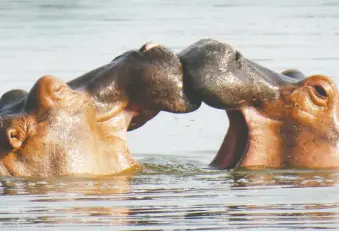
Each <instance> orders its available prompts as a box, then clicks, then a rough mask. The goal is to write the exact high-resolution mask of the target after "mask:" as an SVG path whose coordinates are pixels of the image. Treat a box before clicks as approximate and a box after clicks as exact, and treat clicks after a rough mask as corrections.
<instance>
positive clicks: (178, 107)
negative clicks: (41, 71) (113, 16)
mask: <svg viewBox="0 0 339 232" xmlns="http://www.w3.org/2000/svg"><path fill="white" fill-rule="evenodd" d="M184 86H188V87H187V88H184ZM190 86H191V85H190V84H185V85H184V78H183V69H182V66H181V62H180V60H179V58H178V57H177V56H176V55H175V54H173V53H172V52H171V51H170V50H168V49H167V48H165V47H164V46H161V45H158V44H152V43H147V44H145V45H144V46H142V47H141V48H140V49H138V50H131V51H128V52H126V53H124V54H122V55H120V56H118V57H116V58H115V59H114V60H113V61H112V62H110V63H109V64H106V65H104V66H102V67H99V68H97V69H95V70H93V71H90V72H88V73H86V74H84V75H82V76H80V77H78V78H76V79H74V80H72V81H70V82H68V83H64V82H63V81H60V80H57V79H56V78H54V77H52V76H44V77H42V78H40V79H39V80H38V81H37V83H36V84H35V85H34V86H33V88H32V89H31V90H30V92H29V93H27V92H25V91H23V90H12V91H9V92H7V93H5V94H4V95H3V96H2V98H1V99H0V106H1V107H2V108H1V107H0V117H1V118H0V161H1V162H0V174H1V175H15V176H31V175H34V176H51V175H68V174H96V175H98V174H99V175H105V174H114V173H118V172H121V171H124V170H126V169H130V168H132V167H136V166H137V165H136V162H135V161H134V159H133V158H132V157H131V155H130V153H129V150H128V147H127V138H126V133H127V130H132V129H135V128H138V127H140V126H142V125H143V124H145V123H146V122H147V121H148V120H150V119H151V118H153V117H154V116H155V115H156V114H157V113H159V112H160V111H168V112H176V113H185V112H191V111H194V110H196V109H198V108H199V106H200V104H201V101H200V100H197V99H196V98H195V97H194V94H193V92H192V90H191V89H190Z"/></svg>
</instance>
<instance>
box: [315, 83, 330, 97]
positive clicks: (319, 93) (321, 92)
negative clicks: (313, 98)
mask: <svg viewBox="0 0 339 232" xmlns="http://www.w3.org/2000/svg"><path fill="white" fill-rule="evenodd" d="M312 88H313V91H314V93H315V94H316V95H317V97H319V98H322V99H326V98H328V93H327V91H326V90H325V88H324V87H322V86H321V85H313V86H312Z"/></svg>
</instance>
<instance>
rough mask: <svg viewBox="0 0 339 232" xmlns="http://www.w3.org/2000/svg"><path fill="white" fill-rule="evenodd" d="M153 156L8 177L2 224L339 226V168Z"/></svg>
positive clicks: (1, 182) (0, 212) (0, 215)
mask: <svg viewBox="0 0 339 232" xmlns="http://www.w3.org/2000/svg"><path fill="white" fill-rule="evenodd" d="M146 160H147V162H148V163H146V164H145V166H146V167H147V168H145V169H144V171H142V172H139V173H138V174H136V175H135V176H110V177H103V178H102V177H101V178H93V177H59V178H48V179H42V178H8V177H6V178H2V179H1V180H0V186H1V187H0V195H1V198H2V204H1V206H0V224H1V225H7V226H14V225H20V226H26V227H27V228H30V227H34V226H37V225H41V226H44V227H45V228H48V226H51V227H54V226H58V227H59V226H61V228H62V227H65V228H73V227H74V228H86V227H82V226H108V227H109V228H110V229H114V230H121V229H133V228H134V229H135V228H138V229H140V228H142V229H152V230H157V229H175V228H178V225H181V226H180V228H181V229H202V228H204V229H252V228H259V229H260V228H262V229H263V228H270V229H282V228H289V229H305V228H308V229H330V228H339V224H338V221H339V203H337V202H336V200H334V199H336V198H335V196H337V194H338V192H339V190H336V189H337V188H333V187H335V186H336V185H337V184H338V180H339V173H338V172H337V171H311V170H265V171H247V170H238V171H229V172H228V171H216V170H209V169H205V168H201V165H200V164H199V163H195V164H194V163H192V162H187V163H186V164H185V163H183V162H181V163H178V164H175V163H174V162H173V159H169V160H166V159H165V160H163V162H159V160H158V159H155V160H156V161H155V160H154V163H150V161H151V159H146ZM160 167H165V172H164V173H161V172H160V171H159V170H160ZM166 168H167V169H166ZM166 170H167V171H166ZM305 194H307V195H305ZM183 199H185V200H183ZM16 202H20V206H19V205H18V204H17V203H16ZM26 227H25V228H26Z"/></svg>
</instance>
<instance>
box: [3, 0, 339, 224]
mask: <svg viewBox="0 0 339 232" xmlns="http://www.w3.org/2000/svg"><path fill="white" fill-rule="evenodd" d="M206 37H211V38H215V39H218V40H221V41H224V42H227V43H230V44H232V45H233V46H235V47H236V48H237V49H238V50H240V51H241V52H242V53H243V54H244V55H245V56H246V57H248V58H251V59H253V60H255V61H257V62H259V63H260V64H263V65H265V66H267V67H269V68H271V69H274V70H276V71H282V70H284V69H287V68H298V69H300V70H302V71H303V72H304V73H306V74H315V73H322V74H326V75H328V76H330V77H332V78H333V79H334V80H335V81H336V82H337V84H338V83H339V79H338V78H339V76H338V62H339V55H338V54H339V43H338V41H339V3H338V2H337V1H335V0H332V1H331V0H324V1H321V0H307V1H306V0H305V1H302V0H300V1H294V0H286V1H270V0H257V1H252V0H237V1H222V0H220V1H218V0H210V1H203V0H201V1H198V0H196V1H193V0H192V1H180V0H168V1H165V0H163V1H160V0H149V1H146V0H139V1H136V0H135V1H103V0H102V1H90V0H74V1H68V0H49V1H38V0H36V1H33V0H32V1H25V0H21V1H19V0H17V1H9V0H7V1H6V0H5V1H1V2H0V51H1V52H0V67H1V72H0V80H1V85H0V93H3V92H5V91H6V90H9V89H12V88H23V89H26V90H29V89H30V87H31V86H32V85H33V83H34V82H35V81H36V80H37V79H38V78H39V77H40V76H42V75H45V74H52V75H54V76H56V77H58V78H60V79H63V80H65V81H68V80H71V79H72V78H74V77H77V76H79V75H81V74H83V73H85V72H87V71H89V70H91V69H94V68H95V67H98V66H100V65H102V64H105V63H107V62H109V61H110V60H112V58H114V57H115V56H117V55H119V54H121V53H122V52H125V51H126V50H129V49H134V48H139V47H141V45H142V44H144V43H145V42H147V41H154V42H158V43H161V44H165V45H167V46H168V47H170V48H171V49H173V50H174V51H178V52H179V51H180V50H181V49H183V48H185V47H187V46H189V45H190V44H192V43H194V42H195V41H197V40H199V39H201V38H206ZM227 126H228V120H227V118H226V114H225V112H223V111H221V110H215V109H211V108H209V107H207V106H203V107H202V108H201V109H199V110H198V111H196V112H194V113H190V114H185V115H174V114H169V113H160V114H159V115H158V116H157V117H156V118H155V119H154V120H152V121H150V122H148V123H147V124H146V125H145V126H144V127H142V128H140V129H138V130H136V131H134V132H131V133H129V143H130V147H131V150H132V151H133V153H134V155H135V157H136V158H137V159H138V161H140V162H141V163H143V164H144V165H145V167H146V170H144V171H141V172H140V173H138V174H137V175H135V176H133V177H128V176H116V177H101V178H93V177H72V178H71V177H60V178H47V179H46V178H7V177H6V178H1V180H0V183H1V185H0V195H1V196H0V202H1V204H0V226H1V227H3V228H6V229H9V228H12V229H13V228H14V229H33V228H34V229H37V228H42V229H55V230H58V229H99V228H100V229H111V230H125V229H126V230H127V229H133V230H143V229H151V230H159V229H167V230H172V229H173V230H181V229H220V228H223V229H239V228H240V229H272V230H273V229H315V228H320V229H339V220H338V219H339V218H338V212H339V200H338V197H337V196H338V194H339V187H338V185H337V181H338V179H339V176H338V174H339V173H337V172H335V171H314V170H313V171H312V170H267V171H245V170H239V171H214V170H209V169H206V167H207V164H208V163H209V162H210V161H211V160H212V158H213V156H214V155H215V153H216V151H217V149H218V147H219V146H220V144H221V141H222V139H223V136H224V134H225V132H226V129H227Z"/></svg>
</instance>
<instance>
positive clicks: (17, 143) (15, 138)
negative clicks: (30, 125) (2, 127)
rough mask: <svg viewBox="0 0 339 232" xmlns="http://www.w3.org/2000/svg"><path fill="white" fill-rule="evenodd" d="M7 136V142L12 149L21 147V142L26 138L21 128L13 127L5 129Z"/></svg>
mask: <svg viewBox="0 0 339 232" xmlns="http://www.w3.org/2000/svg"><path fill="white" fill-rule="evenodd" d="M7 138H8V142H9V144H10V145H11V146H12V147H13V148H14V149H19V148H21V146H22V144H23V142H24V141H25V139H26V133H25V132H24V131H22V130H18V129H15V128H9V129H8V130H7Z"/></svg>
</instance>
